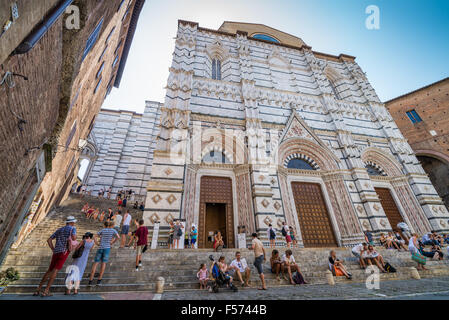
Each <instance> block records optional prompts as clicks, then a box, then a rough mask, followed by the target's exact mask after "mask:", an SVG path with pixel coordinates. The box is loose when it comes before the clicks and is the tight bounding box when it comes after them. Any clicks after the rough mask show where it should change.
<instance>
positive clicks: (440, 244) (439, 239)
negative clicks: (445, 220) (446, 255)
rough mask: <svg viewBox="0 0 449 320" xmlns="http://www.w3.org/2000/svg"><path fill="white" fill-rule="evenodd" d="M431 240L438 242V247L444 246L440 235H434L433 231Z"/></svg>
mask: <svg viewBox="0 0 449 320" xmlns="http://www.w3.org/2000/svg"><path fill="white" fill-rule="evenodd" d="M432 235H433V239H434V240H436V241H437V242H438V245H439V246H442V245H444V237H443V236H442V235H441V234H438V233H436V232H435V231H432Z"/></svg>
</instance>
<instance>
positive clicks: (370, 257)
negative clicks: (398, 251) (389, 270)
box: [362, 245, 386, 273]
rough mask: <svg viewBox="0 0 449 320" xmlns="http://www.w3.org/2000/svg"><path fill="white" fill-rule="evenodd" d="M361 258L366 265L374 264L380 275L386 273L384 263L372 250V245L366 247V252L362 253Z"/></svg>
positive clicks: (379, 255) (380, 256) (378, 254)
mask: <svg viewBox="0 0 449 320" xmlns="http://www.w3.org/2000/svg"><path fill="white" fill-rule="evenodd" d="M362 257H363V258H364V259H365V260H366V262H367V263H368V265H370V266H372V265H373V264H375V265H376V266H377V267H378V268H379V270H380V271H381V272H382V273H386V271H385V269H384V266H385V261H384V258H383V257H382V255H381V254H380V253H378V252H377V251H376V250H374V247H373V246H372V245H369V246H368V250H366V251H364V252H363V254H362Z"/></svg>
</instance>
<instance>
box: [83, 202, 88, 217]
mask: <svg viewBox="0 0 449 320" xmlns="http://www.w3.org/2000/svg"><path fill="white" fill-rule="evenodd" d="M87 210H89V203H87V202H86V204H85V205H84V206H83V208H82V209H81V212H82V213H84V215H86V214H87Z"/></svg>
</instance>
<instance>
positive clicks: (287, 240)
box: [281, 221, 292, 249]
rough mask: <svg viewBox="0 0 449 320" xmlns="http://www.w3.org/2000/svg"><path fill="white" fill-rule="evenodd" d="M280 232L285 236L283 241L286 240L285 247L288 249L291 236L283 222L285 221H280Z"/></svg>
mask: <svg viewBox="0 0 449 320" xmlns="http://www.w3.org/2000/svg"><path fill="white" fill-rule="evenodd" d="M281 233H282V235H283V236H284V237H285V242H287V249H290V246H291V243H292V238H291V237H290V228H289V227H288V225H287V224H286V223H285V221H283V222H282V229H281Z"/></svg>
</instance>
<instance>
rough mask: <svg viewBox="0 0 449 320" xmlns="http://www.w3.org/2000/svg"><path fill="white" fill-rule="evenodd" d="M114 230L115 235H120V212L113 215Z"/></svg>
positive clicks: (121, 217)
mask: <svg viewBox="0 0 449 320" xmlns="http://www.w3.org/2000/svg"><path fill="white" fill-rule="evenodd" d="M113 219H114V229H115V231H117V233H120V230H121V228H122V226H121V224H122V219H123V216H122V212H121V211H120V210H118V211H117V213H116V214H115V215H114V218H113Z"/></svg>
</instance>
